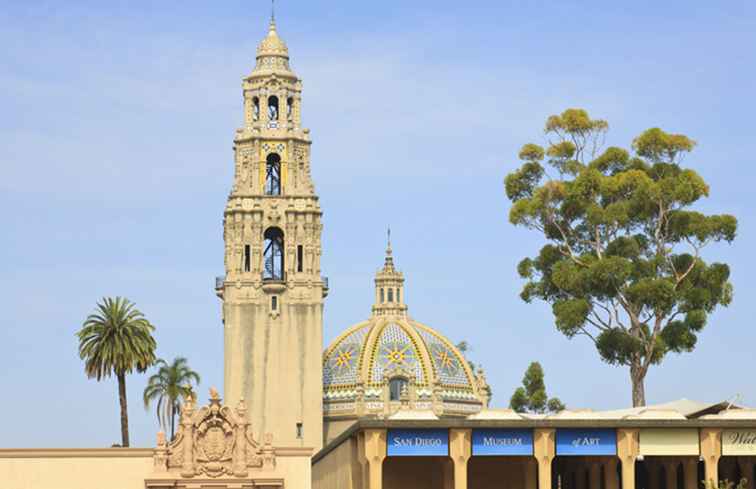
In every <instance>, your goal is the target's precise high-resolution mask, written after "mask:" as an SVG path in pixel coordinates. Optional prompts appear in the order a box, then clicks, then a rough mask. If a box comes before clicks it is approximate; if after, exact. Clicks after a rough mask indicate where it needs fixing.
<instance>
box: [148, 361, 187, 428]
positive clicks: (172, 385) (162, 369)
mask: <svg viewBox="0 0 756 489" xmlns="http://www.w3.org/2000/svg"><path fill="white" fill-rule="evenodd" d="M155 367H156V368H157V372H156V373H155V374H153V375H152V376H151V377H150V378H149V380H148V381H147V387H145V388H144V394H143V400H144V407H145V409H147V408H148V407H149V406H150V404H151V403H153V402H155V401H157V405H156V415H157V419H158V423H159V424H160V426H161V427H162V428H163V430H170V431H169V436H170V439H171V440H173V438H174V436H175V431H176V415H177V414H179V413H180V412H181V406H182V405H183V402H184V401H185V400H186V399H188V398H189V397H191V396H192V395H194V387H196V386H198V385H199V383H200V376H199V374H198V373H197V372H195V371H194V370H192V369H191V368H190V367H189V363H188V362H187V360H186V358H184V357H176V358H175V359H174V360H173V362H171V363H168V362H166V361H165V360H163V359H162V358H159V359H158V360H157V361H156V362H155Z"/></svg>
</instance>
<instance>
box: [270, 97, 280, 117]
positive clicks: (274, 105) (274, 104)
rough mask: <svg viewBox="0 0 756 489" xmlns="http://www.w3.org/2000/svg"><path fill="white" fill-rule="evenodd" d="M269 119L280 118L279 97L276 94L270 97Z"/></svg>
mask: <svg viewBox="0 0 756 489" xmlns="http://www.w3.org/2000/svg"><path fill="white" fill-rule="evenodd" d="M268 119H269V120H271V121H277V120H278V97H276V96H275V95H271V96H270V97H268Z"/></svg>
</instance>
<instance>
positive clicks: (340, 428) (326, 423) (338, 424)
mask: <svg viewBox="0 0 756 489" xmlns="http://www.w3.org/2000/svg"><path fill="white" fill-rule="evenodd" d="M355 421H356V418H353V419H331V420H329V419H324V420H323V446H325V445H327V444H329V443H331V441H333V440H334V439H336V437H338V436H339V435H340V434H342V433H343V432H345V431H346V430H347V428H349V427H350V426H352V425H353V424H354V423H355Z"/></svg>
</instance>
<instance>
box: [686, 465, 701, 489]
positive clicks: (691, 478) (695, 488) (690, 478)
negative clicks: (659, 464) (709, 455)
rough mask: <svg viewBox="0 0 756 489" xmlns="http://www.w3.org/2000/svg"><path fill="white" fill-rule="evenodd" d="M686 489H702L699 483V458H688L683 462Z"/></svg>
mask: <svg viewBox="0 0 756 489" xmlns="http://www.w3.org/2000/svg"><path fill="white" fill-rule="evenodd" d="M683 471H684V473H685V489H700V488H699V482H698V457H695V458H693V457H690V458H686V459H685V461H684V462H683Z"/></svg>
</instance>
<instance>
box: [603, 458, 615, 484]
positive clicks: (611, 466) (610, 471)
mask: <svg viewBox="0 0 756 489" xmlns="http://www.w3.org/2000/svg"><path fill="white" fill-rule="evenodd" d="M604 484H605V487H606V489H619V480H618V479H617V458H616V457H611V458H609V459H607V460H606V462H605V463H604Z"/></svg>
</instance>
